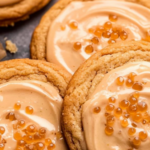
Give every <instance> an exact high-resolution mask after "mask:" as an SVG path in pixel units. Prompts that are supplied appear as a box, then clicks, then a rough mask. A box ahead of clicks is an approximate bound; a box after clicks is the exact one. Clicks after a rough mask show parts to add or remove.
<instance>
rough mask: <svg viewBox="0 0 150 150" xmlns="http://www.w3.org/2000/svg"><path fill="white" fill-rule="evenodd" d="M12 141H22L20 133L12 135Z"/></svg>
mask: <svg viewBox="0 0 150 150" xmlns="http://www.w3.org/2000/svg"><path fill="white" fill-rule="evenodd" d="M14 139H15V140H17V141H18V140H21V139H22V134H21V132H20V131H17V132H15V133H14Z"/></svg>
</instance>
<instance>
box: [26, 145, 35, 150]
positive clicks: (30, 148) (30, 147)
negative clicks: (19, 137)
mask: <svg viewBox="0 0 150 150" xmlns="http://www.w3.org/2000/svg"><path fill="white" fill-rule="evenodd" d="M25 150H36V148H35V146H34V145H33V144H30V145H28V144H26V145H25Z"/></svg>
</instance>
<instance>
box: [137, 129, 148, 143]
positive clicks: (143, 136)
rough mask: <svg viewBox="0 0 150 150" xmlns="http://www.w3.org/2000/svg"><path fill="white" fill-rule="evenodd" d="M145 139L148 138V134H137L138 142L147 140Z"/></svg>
mask: <svg viewBox="0 0 150 150" xmlns="http://www.w3.org/2000/svg"><path fill="white" fill-rule="evenodd" d="M147 137H148V134H147V133H146V132H145V131H141V132H139V138H140V140H142V141H145V140H146V139H147Z"/></svg>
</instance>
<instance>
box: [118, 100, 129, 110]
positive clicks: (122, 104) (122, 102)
mask: <svg viewBox="0 0 150 150" xmlns="http://www.w3.org/2000/svg"><path fill="white" fill-rule="evenodd" d="M128 106H129V101H128V100H122V101H121V102H120V107H121V108H122V109H126V108H128Z"/></svg>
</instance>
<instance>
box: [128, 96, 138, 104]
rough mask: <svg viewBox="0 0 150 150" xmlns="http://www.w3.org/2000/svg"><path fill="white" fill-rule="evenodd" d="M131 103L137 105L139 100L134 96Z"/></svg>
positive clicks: (130, 99) (130, 100)
mask: <svg viewBox="0 0 150 150" xmlns="http://www.w3.org/2000/svg"><path fill="white" fill-rule="evenodd" d="M129 102H130V103H131V104H136V103H137V102H138V99H137V98H135V97H134V96H131V97H130V98H129Z"/></svg>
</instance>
